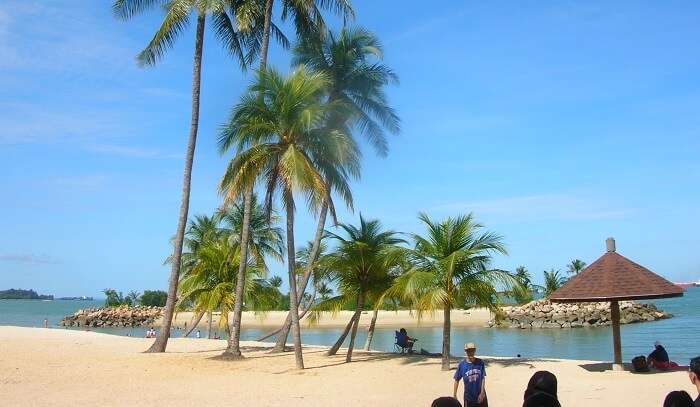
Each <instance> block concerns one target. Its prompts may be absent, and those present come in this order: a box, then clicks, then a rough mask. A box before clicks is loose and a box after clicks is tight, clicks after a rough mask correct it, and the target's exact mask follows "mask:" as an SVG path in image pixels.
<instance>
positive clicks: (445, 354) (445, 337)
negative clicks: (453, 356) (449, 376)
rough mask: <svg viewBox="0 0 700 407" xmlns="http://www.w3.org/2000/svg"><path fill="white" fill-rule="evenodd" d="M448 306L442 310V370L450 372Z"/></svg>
mask: <svg viewBox="0 0 700 407" xmlns="http://www.w3.org/2000/svg"><path fill="white" fill-rule="evenodd" d="M450 311H451V310H450V305H449V304H445V307H444V308H443V313H444V320H443V323H442V370H450Z"/></svg>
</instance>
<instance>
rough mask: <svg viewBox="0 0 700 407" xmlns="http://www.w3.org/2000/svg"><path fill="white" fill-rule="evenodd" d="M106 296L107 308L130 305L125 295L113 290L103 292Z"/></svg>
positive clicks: (108, 289)
mask: <svg viewBox="0 0 700 407" xmlns="http://www.w3.org/2000/svg"><path fill="white" fill-rule="evenodd" d="M102 292H103V293H104V295H105V307H118V306H120V305H128V304H127V302H126V299H125V298H124V295H123V294H122V293H121V291H120V292H117V291H116V290H113V289H111V288H105V289H104V290H102Z"/></svg>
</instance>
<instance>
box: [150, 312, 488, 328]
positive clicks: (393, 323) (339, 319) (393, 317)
mask: <svg viewBox="0 0 700 407" xmlns="http://www.w3.org/2000/svg"><path fill="white" fill-rule="evenodd" d="M352 314H353V311H339V312H338V313H336V314H331V313H325V314H323V315H322V316H321V318H320V319H319V320H318V322H317V323H315V324H311V325H310V324H309V322H308V315H307V316H306V317H305V318H304V319H302V320H301V321H300V322H301V324H302V326H303V327H304V328H320V329H323V328H343V327H345V325H346V324H347V323H348V322H349V321H350V318H351V317H352ZM372 314H373V311H363V312H362V314H361V316H360V322H359V327H361V328H367V327H369V324H370V321H371V320H372ZM219 315H220V313H218V312H215V313H214V317H213V318H212V320H213V326H216V325H217V324H218V321H219ZM193 316H194V312H191V311H185V312H178V313H176V314H175V317H174V318H173V325H174V326H178V327H181V328H182V327H184V324H185V323H187V326H188V327H190V326H192V325H191V324H192V318H193ZM286 317H287V311H268V312H265V313H255V312H251V311H246V312H243V317H242V320H241V324H242V325H243V326H245V327H248V328H270V329H271V330H272V329H275V328H279V327H281V326H282V324H283V323H284V320H285V318H286ZM450 318H451V322H452V326H453V327H480V328H482V327H488V324H489V320H490V319H491V313H490V312H489V311H488V310H487V309H486V308H473V309H469V310H461V309H456V310H452V312H451V315H450ZM442 323H443V317H442V312H434V313H432V314H431V313H425V314H423V316H422V317H421V318H420V319H419V318H418V316H417V314H416V313H415V312H414V311H410V310H399V311H384V310H381V311H379V314H378V316H377V322H376V327H377V328H402V327H406V328H417V327H441V326H442ZM153 326H155V327H160V326H162V318H159V319H158V320H156V322H154V324H153ZM197 326H198V327H200V328H201V327H206V326H207V316H206V314H205V315H204V317H203V318H202V320H201V321H200V322H199V324H198V325H197Z"/></svg>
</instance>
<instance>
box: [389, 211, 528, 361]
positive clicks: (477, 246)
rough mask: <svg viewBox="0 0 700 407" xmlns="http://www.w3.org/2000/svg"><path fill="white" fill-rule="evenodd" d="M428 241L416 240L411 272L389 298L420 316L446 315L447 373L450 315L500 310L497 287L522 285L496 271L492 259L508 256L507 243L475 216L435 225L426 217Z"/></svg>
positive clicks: (444, 347)
mask: <svg viewBox="0 0 700 407" xmlns="http://www.w3.org/2000/svg"><path fill="white" fill-rule="evenodd" d="M418 217H419V219H420V220H421V221H422V222H423V224H424V225H425V226H426V228H427V231H426V232H427V234H426V235H425V237H423V236H419V235H414V236H413V239H414V240H415V246H414V248H413V249H410V250H407V256H409V258H410V261H411V264H412V268H411V269H410V270H409V271H407V272H405V273H403V274H402V275H400V276H399V277H398V278H397V279H396V282H395V283H394V286H393V287H392V288H391V290H389V294H390V295H393V296H400V297H401V298H402V299H403V300H405V301H410V302H411V303H412V304H413V307H415V309H416V311H417V312H418V315H419V317H420V315H421V314H422V313H424V312H426V311H429V312H432V311H434V310H437V309H442V310H443V315H444V323H443V336H442V369H443V370H449V368H450V311H451V310H452V309H453V308H456V307H460V306H464V305H465V304H468V305H476V306H481V307H487V308H489V309H490V310H491V311H497V310H498V305H499V304H498V296H497V290H496V289H497V285H499V284H500V285H503V286H505V287H506V288H507V289H512V288H513V287H514V286H515V285H517V280H516V279H515V278H514V277H513V276H512V275H511V274H510V273H508V272H506V271H502V270H495V269H492V268H491V266H490V264H491V256H492V255H493V254H495V253H500V254H507V252H506V248H505V246H504V245H503V241H502V238H501V237H500V236H498V235H495V234H493V233H491V232H485V233H479V232H480V230H481V229H482V228H483V226H482V225H481V224H479V223H477V222H476V221H475V220H474V218H473V216H472V215H471V214H469V215H466V216H458V217H456V218H447V219H445V220H443V221H440V222H434V221H432V220H430V218H429V217H428V216H427V215H426V214H423V213H421V214H420V215H419V216H418Z"/></svg>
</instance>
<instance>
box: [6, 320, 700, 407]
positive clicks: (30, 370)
mask: <svg viewBox="0 0 700 407" xmlns="http://www.w3.org/2000/svg"><path fill="white" fill-rule="evenodd" d="M151 341H152V340H149V339H144V338H128V337H121V336H112V335H106V334H99V333H95V332H80V331H70V330H60V329H40V328H18V327H0V398H1V399H2V402H3V405H7V406H28V405H41V406H67V405H70V406H83V405H84V406H96V405H99V406H122V405H123V406H126V405H129V406H150V407H152V406H192V405H200V406H335V405H343V406H404V407H405V406H429V405H430V402H431V401H432V400H433V399H434V398H436V397H438V396H442V395H451V392H452V374H453V371H450V372H442V371H441V370H440V360H439V359H437V358H424V357H420V356H402V355H393V354H382V353H365V352H357V353H355V355H356V356H355V361H354V362H353V363H344V360H345V355H344V354H339V355H338V356H336V357H330V358H329V357H326V356H324V355H323V353H324V350H323V349H322V348H318V347H305V348H304V354H305V357H304V360H305V363H306V367H307V369H306V370H304V371H297V370H295V369H294V355H293V353H291V352H288V353H285V354H275V355H273V354H269V353H267V351H266V347H267V346H269V344H262V343H257V342H245V347H246V350H245V356H246V359H245V360H243V361H237V362H231V361H224V360H220V359H218V358H217V356H218V355H219V354H220V353H221V351H222V350H223V349H224V347H225V345H226V343H225V342H224V341H215V340H206V339H199V340H197V339H182V338H179V339H173V340H171V341H170V343H169V345H168V352H167V353H164V354H144V353H142V351H143V350H145V349H146V348H147V347H148V346H149V344H150V343H151ZM341 352H342V351H341ZM485 359H486V361H487V390H488V395H489V400H490V405H491V406H495V407H499V406H520V405H521V404H522V399H521V397H522V392H523V390H524V388H525V387H526V384H527V381H528V380H529V378H530V376H531V375H532V374H533V373H534V372H535V371H536V370H542V369H545V370H550V371H552V372H553V373H554V374H556V375H557V377H558V379H559V398H560V400H561V401H562V405H563V406H567V407H576V406H592V405H595V406H601V407H602V406H623V405H624V406H628V405H629V406H650V407H651V406H655V407H657V406H661V405H662V403H663V399H664V397H665V395H666V394H667V393H668V392H669V391H671V390H680V389H682V390H686V391H688V392H689V393H690V394H692V395H693V396H695V390H694V389H693V388H692V386H691V384H690V382H689V380H688V375H687V373H686V372H668V373H654V374H633V373H629V372H612V371H604V372H600V371H596V370H599V367H600V366H599V364H595V363H593V362H581V361H573V360H554V359H552V360H541V359H540V360H523V359H493V358H488V359H487V358H485ZM582 366H583V367H582ZM460 391H461V387H460Z"/></svg>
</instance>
